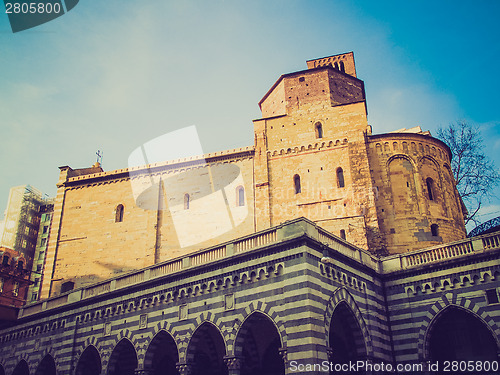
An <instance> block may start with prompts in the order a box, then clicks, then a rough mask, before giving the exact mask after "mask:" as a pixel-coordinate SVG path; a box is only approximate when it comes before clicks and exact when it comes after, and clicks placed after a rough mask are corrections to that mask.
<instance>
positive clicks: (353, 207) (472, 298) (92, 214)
mask: <svg viewBox="0 0 500 375" xmlns="http://www.w3.org/2000/svg"><path fill="white" fill-rule="evenodd" d="M307 65H308V69H307V70H304V71H300V72H295V73H290V74H285V75H282V76H281V77H280V78H279V79H278V80H277V81H276V83H275V84H274V85H273V86H272V87H271V89H270V90H269V91H268V92H267V94H266V95H265V96H264V98H263V99H262V100H261V102H260V107H261V109H262V116H263V117H262V118H261V119H258V120H255V121H254V129H255V144H254V146H252V147H247V148H242V149H237V150H231V151H223V152H217V153H214V154H207V155H203V156H199V157H191V158H189V157H187V158H183V159H180V160H173V161H166V162H150V163H149V164H147V165H142V166H141V165H134V166H131V167H129V168H127V169H121V170H116V171H110V172H105V171H103V170H102V168H101V167H100V165H99V164H96V165H94V166H93V167H91V168H85V169H72V168H70V167H68V166H64V167H61V168H60V170H61V172H60V178H59V182H58V185H57V186H58V192H57V197H56V200H55V203H54V214H53V218H52V225H51V229H50V241H49V242H48V250H47V256H46V261H45V267H44V275H45V277H44V280H43V286H42V300H39V301H35V302H33V303H30V304H28V305H26V306H24V307H23V308H22V309H21V310H20V312H19V317H18V320H17V321H16V323H15V325H14V326H12V327H9V328H5V329H1V330H0V375H1V374H7V375H30V374H36V375H70V374H71V375H83V374H85V375H101V374H107V375H129V374H130V375H132V374H141V375H159V374H174V375H188V374H189V375H255V374H262V375H282V374H315V375H320V374H337V373H359V374H375V373H377V374H379V373H393V372H395V373H399V374H407V373H412V374H414V373H422V374H431V373H433V374H438V373H439V374H441V373H442V374H444V373H459V372H460V371H465V372H467V373H477V374H483V373H496V374H498V373H500V370H499V353H500V309H499V306H500V303H499V289H500V232H494V233H489V234H484V235H481V236H478V237H473V238H465V226H464V221H463V210H462V204H461V200H460V197H459V196H458V193H457V191H456V189H455V185H454V181H453V178H452V174H451V172H450V169H449V168H450V166H449V165H450V164H449V163H450V159H451V155H450V151H449V149H448V148H447V146H446V145H445V144H443V143H442V142H440V141H439V140H437V139H435V138H432V137H431V135H430V134H429V133H428V132H422V131H421V130H420V129H419V128H415V129H409V130H406V129H403V130H399V131H396V132H393V133H388V134H382V135H374V134H372V131H371V127H370V126H369V125H368V123H367V111H366V102H365V94H364V84H363V82H362V81H361V80H359V79H358V78H357V77H356V71H355V66H354V57H353V54H352V53H346V54H341V55H336V56H330V57H327V58H322V59H316V60H311V61H308V62H307ZM188 133H189V132H188ZM188 133H186V134H188ZM153 143H154V142H153ZM157 143H159V144H160V146H161V147H160V149H165V147H164V146H165V145H164V144H162V142H160V141H159V142H157ZM186 143H189V140H187V141H186ZM151 144H152V143H150V144H146V145H144V147H141V148H140V152H139V154H138V155H139V157H138V159H141V157H143V159H141V160H144V161H145V160H146V159H148V160H149V154H150V153H154V152H153V151H155V150H150V149H149V146H150V145H151ZM179 144H183V143H181V142H179ZM132 156H134V155H132ZM136 156H137V155H135V156H134V157H136ZM132 159H133V158H132ZM139 164H140V163H139ZM464 365H465V366H466V368H464V367H463V366H464Z"/></svg>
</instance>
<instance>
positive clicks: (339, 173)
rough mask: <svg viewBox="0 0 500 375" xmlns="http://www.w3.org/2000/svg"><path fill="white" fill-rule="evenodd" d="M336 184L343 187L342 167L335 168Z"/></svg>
mask: <svg viewBox="0 0 500 375" xmlns="http://www.w3.org/2000/svg"><path fill="white" fill-rule="evenodd" d="M337 186H338V187H339V188H343V187H344V186H345V182H344V171H343V170H342V168H337Z"/></svg>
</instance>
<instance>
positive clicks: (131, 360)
mask: <svg viewBox="0 0 500 375" xmlns="http://www.w3.org/2000/svg"><path fill="white" fill-rule="evenodd" d="M136 368H137V354H136V352H135V348H134V345H132V343H131V342H130V341H129V340H128V339H126V338H124V339H122V340H121V341H120V342H119V343H118V344H117V345H116V346H115V348H114V349H113V352H112V353H111V356H110V357H109V363H108V375H134V374H135V369H136Z"/></svg>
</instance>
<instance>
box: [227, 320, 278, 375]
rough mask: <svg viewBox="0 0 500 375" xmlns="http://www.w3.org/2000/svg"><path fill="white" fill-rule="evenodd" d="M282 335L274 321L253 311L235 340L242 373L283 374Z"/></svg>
mask: <svg viewBox="0 0 500 375" xmlns="http://www.w3.org/2000/svg"><path fill="white" fill-rule="evenodd" d="M281 346H282V343H281V337H280V335H279V332H278V329H277V328H276V325H275V324H274V322H273V321H272V320H271V319H270V318H269V317H268V316H267V315H265V314H262V313H260V312H253V313H252V314H251V315H249V316H248V317H247V319H245V321H244V322H243V324H242V326H241V328H240V329H239V331H238V334H237V336H236V341H235V355H236V357H238V358H240V360H241V366H240V368H241V372H240V374H241V375H253V374H260V375H283V374H285V364H284V362H283V359H282V356H281V355H280V348H281Z"/></svg>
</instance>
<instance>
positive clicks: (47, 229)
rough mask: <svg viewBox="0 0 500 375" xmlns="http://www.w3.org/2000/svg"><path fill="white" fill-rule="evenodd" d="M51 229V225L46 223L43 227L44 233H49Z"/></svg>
mask: <svg viewBox="0 0 500 375" xmlns="http://www.w3.org/2000/svg"><path fill="white" fill-rule="evenodd" d="M48 231H49V226H48V225H45V226H44V227H43V233H47V232H48Z"/></svg>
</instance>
